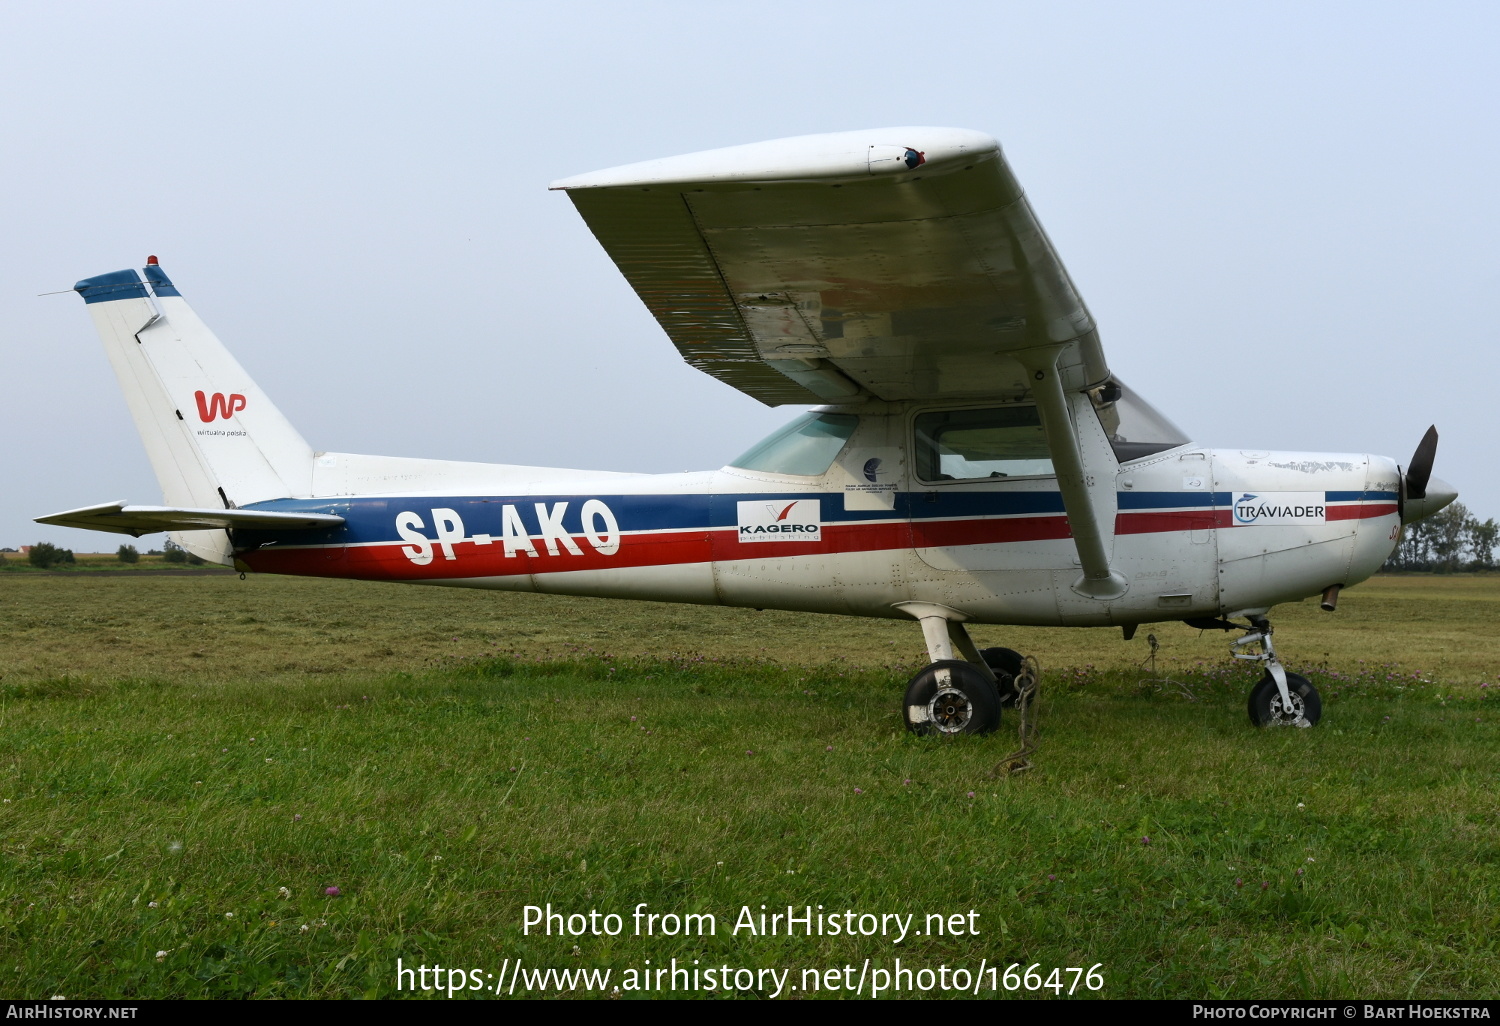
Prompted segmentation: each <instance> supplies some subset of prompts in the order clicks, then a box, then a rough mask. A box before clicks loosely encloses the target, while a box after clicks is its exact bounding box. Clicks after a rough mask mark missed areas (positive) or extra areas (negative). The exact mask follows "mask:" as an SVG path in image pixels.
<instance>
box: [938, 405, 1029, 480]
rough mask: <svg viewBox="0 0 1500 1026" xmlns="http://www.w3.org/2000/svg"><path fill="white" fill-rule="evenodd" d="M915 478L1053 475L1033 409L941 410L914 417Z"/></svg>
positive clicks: (972, 478)
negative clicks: (915, 419) (915, 442)
mask: <svg viewBox="0 0 1500 1026" xmlns="http://www.w3.org/2000/svg"><path fill="white" fill-rule="evenodd" d="M916 456H917V459H916V463H917V475H918V476H919V477H920V478H921V479H922V480H924V481H975V480H988V479H990V478H1001V477H1036V476H1038V475H1046V474H1051V473H1053V470H1052V458H1051V456H1050V455H1049V454H1048V452H1047V436H1046V434H1045V433H1044V432H1043V431H1042V420H1041V417H1040V416H1039V415H1038V414H1037V409H1036V407H1035V406H1001V407H995V408H993V409H987V410H944V411H942V412H939V413H923V414H919V415H918V417H917V445H916Z"/></svg>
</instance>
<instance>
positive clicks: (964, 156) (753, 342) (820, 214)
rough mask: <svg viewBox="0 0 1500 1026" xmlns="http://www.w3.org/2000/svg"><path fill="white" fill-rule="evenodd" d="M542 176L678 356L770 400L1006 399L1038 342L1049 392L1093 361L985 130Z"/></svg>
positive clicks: (1068, 384)
mask: <svg viewBox="0 0 1500 1026" xmlns="http://www.w3.org/2000/svg"><path fill="white" fill-rule="evenodd" d="M551 187H552V188H553V189H561V190H566V191H567V193H568V195H569V198H570V199H572V201H573V203H574V204H575V205H576V206H577V208H578V210H579V212H580V213H581V214H582V215H583V218H584V220H585V221H586V222H587V223H588V225H589V227H590V228H591V229H592V230H593V232H594V234H595V236H597V237H598V239H599V241H600V243H602V244H603V246H604V248H605V250H606V251H607V252H608V253H609V255H610V257H611V258H612V259H613V260H614V261H615V263H616V264H617V265H618V266H619V268H620V270H621V271H622V272H623V273H624V275H625V277H626V278H627V279H628V280H629V282H630V284H631V285H632V286H633V287H634V288H635V291H636V293H637V294H638V295H639V296H640V297H641V299H642V300H643V301H644V302H645V304H646V306H647V307H648V308H649V309H650V310H651V312H652V313H653V314H654V315H655V316H656V319H657V320H658V321H659V322H660V323H661V325H662V327H663V328H664V329H665V330H666V332H667V334H668V336H670V337H671V339H672V341H673V342H674V343H675V344H676V346H677V348H678V350H679V351H680V352H681V353H682V355H683V356H684V358H686V360H687V362H688V363H690V364H692V365H693V366H695V367H697V368H699V369H700V370H702V371H705V372H706V373H708V374H712V375H713V376H714V377H716V378H718V379H719V380H721V381H723V382H725V383H727V384H729V385H732V386H734V387H735V388H738V389H740V390H741V391H743V392H745V393H747V394H749V395H751V396H754V397H755V398H756V399H759V400H761V401H762V402H764V403H767V404H768V405H773V406H775V405H781V404H785V403H824V402H830V401H833V402H849V401H858V399H859V398H860V397H875V398H878V399H885V400H904V399H935V398H943V399H951V398H965V397H971V396H972V397H976V398H977V397H985V398H994V397H1000V396H1019V395H1020V394H1021V393H1023V392H1025V391H1027V390H1028V388H1029V386H1030V379H1031V377H1032V373H1033V372H1032V365H1033V364H1034V363H1036V361H1035V359H1033V358H1031V356H1034V355H1035V351H1039V350H1045V351H1048V352H1049V354H1050V355H1049V356H1048V359H1047V360H1046V363H1047V365H1048V366H1049V367H1055V368H1056V370H1057V372H1058V377H1059V378H1060V379H1061V384H1062V386H1063V387H1064V388H1065V389H1068V390H1075V391H1076V390H1081V389H1084V388H1088V387H1091V386H1094V385H1098V384H1102V383H1103V382H1104V381H1105V380H1106V379H1107V378H1108V377H1109V371H1108V368H1107V366H1106V364H1105V360H1104V356H1103V352H1102V350H1101V349H1100V347H1099V339H1098V334H1097V332H1096V331H1095V328H1094V322H1093V318H1092V317H1091V316H1090V315H1089V312H1088V309H1087V308H1086V307H1085V306H1084V304H1083V300H1082V299H1081V298H1080V297H1079V295H1078V292H1077V290H1076V289H1075V288H1074V287H1073V283H1072V281H1071V280H1069V278H1068V273H1067V271H1066V270H1065V269H1064V268H1063V265H1062V263H1061V262H1060V261H1059V260H1058V259H1057V255H1056V253H1055V252H1054V251H1053V249H1052V245H1051V243H1050V242H1049V241H1048V240H1047V236H1046V234H1045V233H1044V232H1043V231H1042V228H1041V225H1039V224H1038V223H1037V220H1036V217H1035V215H1034V214H1033V213H1032V210H1031V206H1030V204H1028V203H1027V201H1026V198H1025V196H1024V195H1023V193H1022V191H1021V188H1020V186H1019V185H1018V184H1017V183H1016V180H1015V177H1014V176H1013V175H1012V174H1011V171H1010V168H1009V166H1008V165H1007V164H1006V162H1005V158H1004V157H1003V156H1002V155H1001V152H1000V147H999V145H998V144H997V143H996V142H995V140H994V139H992V138H990V137H989V136H987V135H984V134H983V133H980V132H971V131H965V130H960V129H951V128H884V129H872V130H868V131H858V132H840V133H834V134H829V135H813V136H800V137H796V138H791V139H778V140H773V141H770V142H763V143H754V144H752V145H748V146H734V147H729V148H727V149H720V150H709V151H705V152H702V153H693V154H687V155H685V156H680V157H669V158H666V159H663V160H652V161H646V162H644V163H639V164H629V165H625V166H623V167H617V168H612V169H609V170H606V171H596V172H593V173H591V174H586V175H579V176H577V177H574V178H567V179H563V180H561V181H558V182H554V183H553V184H552V186H551ZM1028 352H1029V353H1030V356H1028V357H1027V358H1022V359H1017V358H1016V355H1017V354H1019V353H1028Z"/></svg>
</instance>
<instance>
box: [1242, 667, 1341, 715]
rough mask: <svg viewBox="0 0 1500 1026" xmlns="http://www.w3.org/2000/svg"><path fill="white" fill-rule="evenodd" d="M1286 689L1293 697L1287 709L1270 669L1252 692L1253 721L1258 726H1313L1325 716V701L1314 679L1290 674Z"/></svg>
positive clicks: (1251, 713) (1287, 676)
mask: <svg viewBox="0 0 1500 1026" xmlns="http://www.w3.org/2000/svg"><path fill="white" fill-rule="evenodd" d="M1286 689H1287V692H1288V693H1289V694H1290V695H1291V696H1292V704H1291V707H1290V708H1283V703H1282V701H1281V689H1280V688H1278V687H1277V686H1276V678H1275V677H1273V676H1271V672H1270V671H1269V670H1267V671H1266V675H1265V676H1264V677H1262V678H1261V679H1260V681H1259V682H1258V683H1257V684H1256V685H1255V687H1254V688H1253V689H1252V690H1251V692H1250V722H1251V723H1253V724H1255V725H1256V726H1257V727H1311V726H1312V725H1313V724H1315V723H1317V722H1318V720H1319V719H1321V718H1322V716H1323V700H1322V699H1321V698H1319V697H1318V689H1317V688H1315V687H1313V686H1312V682H1311V681H1309V680H1308V679H1307V678H1306V677H1304V676H1302V675H1301V674H1298V673H1288V674H1287V675H1286Z"/></svg>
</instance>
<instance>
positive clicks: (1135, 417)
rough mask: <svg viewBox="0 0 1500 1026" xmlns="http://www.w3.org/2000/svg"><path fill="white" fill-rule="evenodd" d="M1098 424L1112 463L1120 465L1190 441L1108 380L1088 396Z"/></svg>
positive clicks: (1123, 389) (1142, 401)
mask: <svg viewBox="0 0 1500 1026" xmlns="http://www.w3.org/2000/svg"><path fill="white" fill-rule="evenodd" d="M1089 399H1090V400H1092V401H1093V404H1094V412H1095V413H1097V414H1098V415H1099V423H1100V424H1101V425H1102V426H1103V428H1104V433H1105V434H1106V435H1108V436H1109V444H1110V446H1111V447H1112V448H1113V449H1114V451H1115V459H1117V460H1119V461H1120V462H1121V463H1128V462H1130V461H1131V460H1138V459H1143V458H1144V457H1147V456H1153V455H1155V454H1156V453H1159V452H1164V451H1166V450H1167V449H1175V448H1177V446H1179V445H1186V444H1188V442H1189V441H1191V439H1189V438H1188V436H1187V435H1186V434H1184V433H1183V431H1182V429H1181V428H1179V427H1178V426H1177V425H1176V424H1173V423H1172V422H1171V421H1170V420H1168V419H1167V418H1166V417H1164V416H1162V415H1161V414H1160V413H1159V412H1157V410H1156V409H1155V408H1154V407H1152V405H1151V404H1150V403H1148V402H1146V400H1144V399H1142V398H1141V397H1140V396H1138V395H1136V394H1135V393H1134V392H1132V391H1131V390H1130V389H1128V388H1126V387H1125V386H1124V385H1122V384H1121V383H1120V382H1118V381H1115V380H1110V381H1108V382H1105V383H1104V384H1103V385H1101V386H1100V387H1098V388H1095V389H1092V390H1091V391H1090V392H1089Z"/></svg>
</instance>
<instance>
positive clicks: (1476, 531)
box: [1381, 502, 1500, 574]
mask: <svg viewBox="0 0 1500 1026" xmlns="http://www.w3.org/2000/svg"><path fill="white" fill-rule="evenodd" d="M1496 544H1500V524H1496V523H1495V520H1494V518H1493V517H1491V518H1490V519H1489V520H1485V521H1483V522H1481V521H1480V519H1479V518H1478V517H1476V516H1475V515H1474V514H1473V513H1470V512H1469V507H1467V506H1465V505H1464V504H1463V503H1461V502H1455V503H1453V504H1451V505H1449V506H1447V507H1445V508H1444V509H1442V510H1440V511H1439V512H1437V513H1434V514H1433V515H1432V516H1430V517H1428V518H1426V519H1425V520H1418V521H1417V522H1416V523H1414V524H1407V525H1406V527H1405V528H1404V529H1403V530H1402V532H1401V544H1400V545H1398V546H1396V551H1395V552H1393V553H1391V558H1390V559H1388V560H1386V561H1385V566H1383V567H1381V569H1382V570H1426V571H1429V572H1431V573H1439V574H1450V573H1457V572H1459V571H1461V570H1493V569H1494V568H1495V546H1496Z"/></svg>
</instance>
